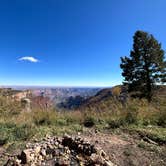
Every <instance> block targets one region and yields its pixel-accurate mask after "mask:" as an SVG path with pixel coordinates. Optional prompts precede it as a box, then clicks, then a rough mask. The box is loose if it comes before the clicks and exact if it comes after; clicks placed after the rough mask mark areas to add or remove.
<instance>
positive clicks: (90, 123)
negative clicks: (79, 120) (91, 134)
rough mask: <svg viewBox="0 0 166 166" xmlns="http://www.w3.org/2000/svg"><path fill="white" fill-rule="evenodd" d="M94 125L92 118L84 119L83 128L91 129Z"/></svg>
mask: <svg viewBox="0 0 166 166" xmlns="http://www.w3.org/2000/svg"><path fill="white" fill-rule="evenodd" d="M94 125H95V119H94V118H93V117H85V119H84V126H85V127H93V126H94Z"/></svg>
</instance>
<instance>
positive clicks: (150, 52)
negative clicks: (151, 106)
mask: <svg viewBox="0 0 166 166" xmlns="http://www.w3.org/2000/svg"><path fill="white" fill-rule="evenodd" d="M120 67H121V68H122V70H123V72H122V76H123V77H124V78H125V79H124V85H127V87H128V91H129V92H133V94H134V95H135V96H139V97H145V98H147V99H148V101H149V102H150V101H151V99H152V95H153V88H154V86H155V85H157V84H162V83H165V82H166V61H165V60H164V50H163V49H162V48H161V43H159V42H158V41H157V40H156V39H155V38H154V36H153V35H151V34H148V33H147V32H143V31H136V32H135V34H134V37H133V49H132V50H131V52H130V56H129V57H126V56H125V57H121V65H120Z"/></svg>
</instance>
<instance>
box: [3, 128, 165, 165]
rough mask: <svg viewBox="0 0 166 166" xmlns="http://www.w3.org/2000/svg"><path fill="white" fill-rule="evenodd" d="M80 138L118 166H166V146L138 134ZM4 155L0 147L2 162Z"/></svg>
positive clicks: (107, 133) (88, 134)
mask: <svg viewBox="0 0 166 166" xmlns="http://www.w3.org/2000/svg"><path fill="white" fill-rule="evenodd" d="M79 136H80V137H83V138H84V139H85V140H87V141H89V142H91V143H92V144H95V145H96V147H97V148H99V149H103V150H104V151H105V152H106V154H107V155H108V156H109V158H110V160H111V161H112V162H113V163H114V164H116V165H117V166H166V145H158V144H157V143H153V142H152V143H148V142H146V141H143V140H142V139H141V138H140V137H139V136H138V135H137V134H133V135H132V134H129V133H126V132H119V133H114V132H112V133H111V132H105V133H103V132H102V133H101V132H96V131H89V132H87V133H84V134H81V133H79ZM17 150H18V149H17ZM4 153H6V152H5V149H4V148H3V147H0V160H1V159H2V160H3V156H4Z"/></svg>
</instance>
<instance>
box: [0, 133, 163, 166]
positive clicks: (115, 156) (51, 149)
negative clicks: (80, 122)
mask: <svg viewBox="0 0 166 166" xmlns="http://www.w3.org/2000/svg"><path fill="white" fill-rule="evenodd" d="M6 155H7V154H6V153H5V150H4V149H2V148H0V157H1V158H3V157H6ZM22 165H25V166H30V165H31V166H53V165H61V166H70V165H71V166H77V165H78V166H79V165H80V166H82V165H85V166H86V165H87V166H95V165H96V166H97V165H101V166H113V165H118V166H130V165H131V166H139V165H142V166H149V165H152V166H159V165H160V166H165V165H166V145H165V144H162V145H159V144H158V143H156V142H153V141H151V140H149V139H145V138H141V137H140V136H139V135H137V134H134V135H131V134H129V133H127V132H117V133H110V132H109V133H106V132H105V133H101V132H97V131H95V130H94V131H89V132H86V133H84V134H81V133H78V135H77V136H76V135H74V136H69V135H64V136H63V137H49V136H47V137H45V138H44V139H42V140H40V141H38V140H35V142H33V143H27V144H26V148H25V149H24V150H23V151H22V152H19V153H16V154H15V155H14V154H12V155H9V154H8V161H7V162H6V166H22Z"/></svg>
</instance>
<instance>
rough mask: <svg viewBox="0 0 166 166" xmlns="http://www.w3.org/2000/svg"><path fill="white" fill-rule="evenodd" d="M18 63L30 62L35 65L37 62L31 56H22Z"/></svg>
mask: <svg viewBox="0 0 166 166" xmlns="http://www.w3.org/2000/svg"><path fill="white" fill-rule="evenodd" d="M18 60H19V61H29V62H32V63H37V62H39V60H38V59H36V58H34V57H32V56H24V57H21V58H19V59H18Z"/></svg>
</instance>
